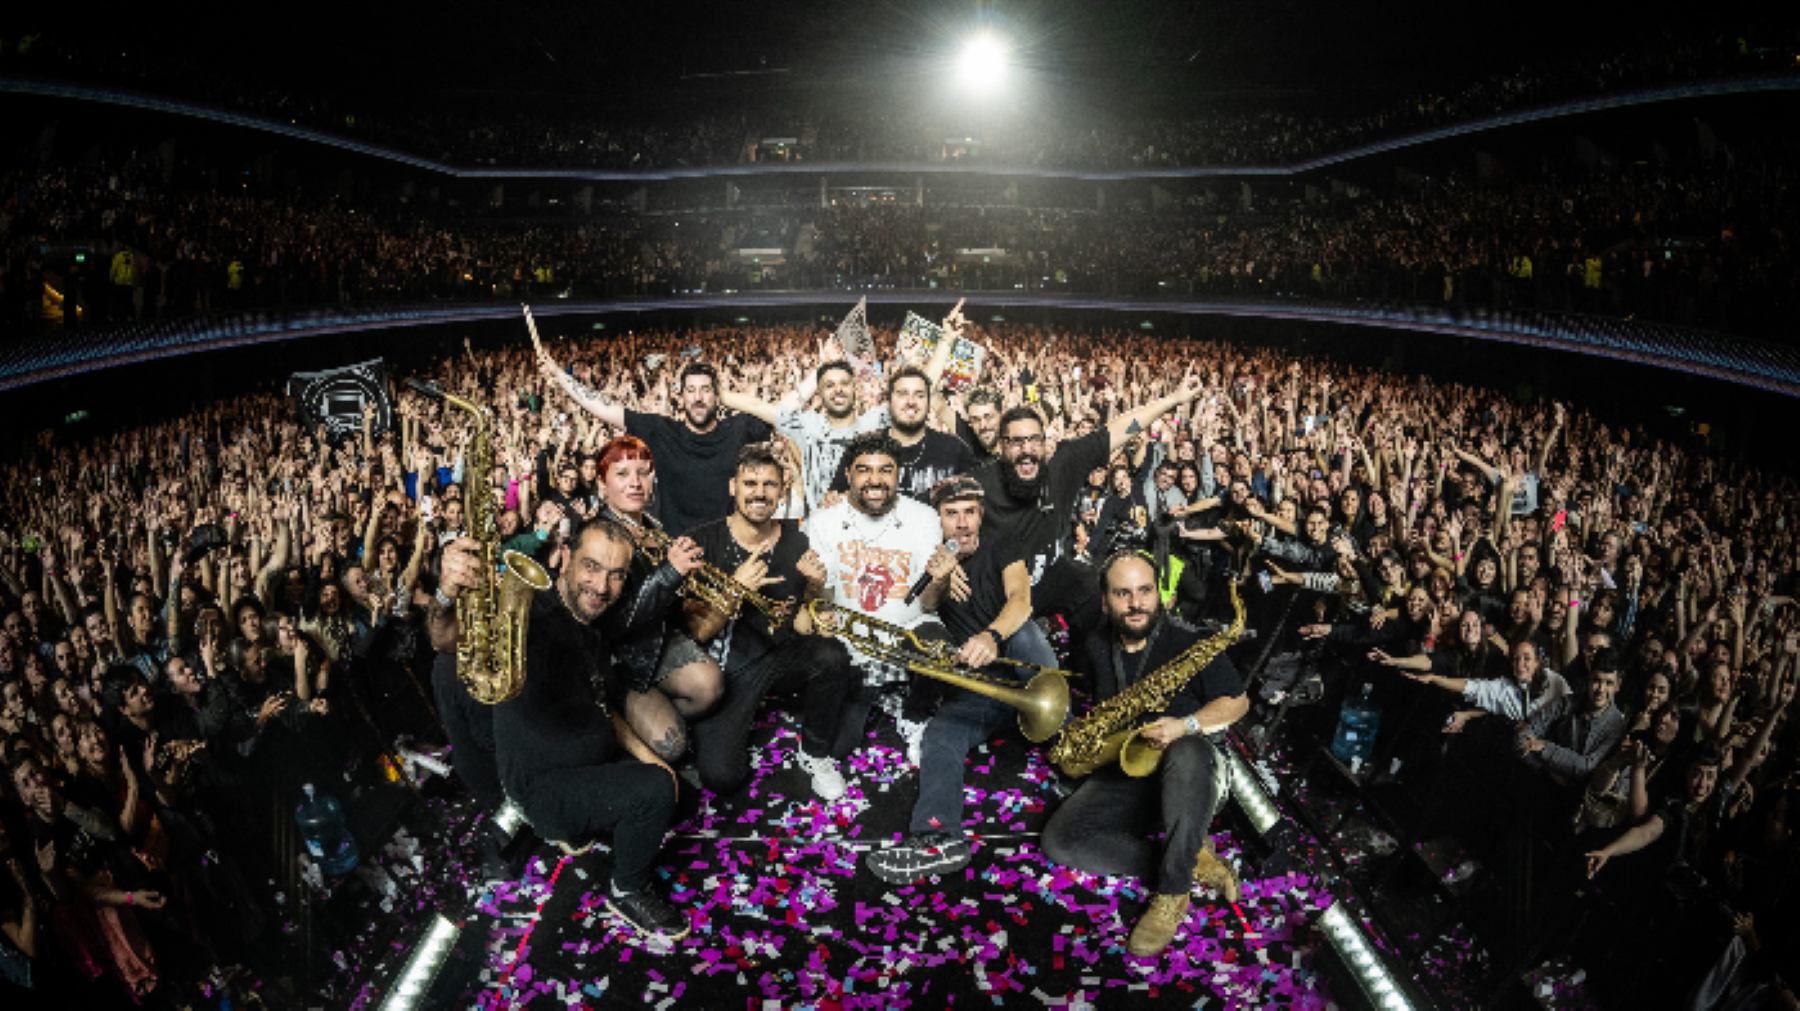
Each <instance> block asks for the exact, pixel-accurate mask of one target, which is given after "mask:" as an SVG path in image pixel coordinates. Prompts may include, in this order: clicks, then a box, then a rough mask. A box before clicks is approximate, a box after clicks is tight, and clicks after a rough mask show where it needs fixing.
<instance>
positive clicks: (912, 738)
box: [894, 716, 925, 769]
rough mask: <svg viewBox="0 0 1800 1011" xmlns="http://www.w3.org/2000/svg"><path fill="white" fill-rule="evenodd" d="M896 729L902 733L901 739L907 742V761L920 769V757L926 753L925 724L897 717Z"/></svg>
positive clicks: (895, 718) (895, 721)
mask: <svg viewBox="0 0 1800 1011" xmlns="http://www.w3.org/2000/svg"><path fill="white" fill-rule="evenodd" d="M894 729H895V730H898V731H899V732H900V739H901V740H903V741H905V742H906V761H907V762H908V763H909V764H910V765H912V767H913V768H915V769H916V768H918V767H919V757H920V756H921V755H922V754H923V753H924V747H925V724H924V723H914V722H913V721H912V720H907V719H902V718H900V717H898V716H896V717H894Z"/></svg>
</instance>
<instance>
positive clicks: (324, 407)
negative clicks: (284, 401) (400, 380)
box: [288, 358, 393, 443]
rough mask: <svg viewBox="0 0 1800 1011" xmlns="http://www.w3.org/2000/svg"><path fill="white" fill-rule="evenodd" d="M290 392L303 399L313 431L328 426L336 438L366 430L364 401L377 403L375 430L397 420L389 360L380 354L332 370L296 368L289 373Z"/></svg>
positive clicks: (302, 411)
mask: <svg viewBox="0 0 1800 1011" xmlns="http://www.w3.org/2000/svg"><path fill="white" fill-rule="evenodd" d="M288 394H289V395H290V396H292V397H293V398H294V399H296V400H298V401H299V402H300V417H301V421H302V423H303V424H304V425H305V426H306V427H307V429H308V430H309V431H316V430H317V429H318V428H319V426H320V425H323V426H325V431H326V436H327V438H329V439H330V440H331V441H332V442H334V443H335V442H337V441H339V440H341V439H347V438H351V437H352V436H355V435H357V434H358V433H360V432H361V431H362V412H363V405H365V404H373V405H374V407H375V418H374V424H373V425H372V426H371V427H370V429H369V431H370V432H371V434H374V435H380V434H382V433H383V432H386V431H387V430H388V427H389V426H390V425H392V424H393V404H392V402H391V401H390V400H389V397H388V377H387V363H386V362H384V361H382V360H381V359H379V358H376V359H374V360H372V361H366V362H362V363H360V364H357V365H346V366H344V367H343V368H341V369H332V370H331V371H329V372H296V373H294V374H293V375H292V376H289V377H288Z"/></svg>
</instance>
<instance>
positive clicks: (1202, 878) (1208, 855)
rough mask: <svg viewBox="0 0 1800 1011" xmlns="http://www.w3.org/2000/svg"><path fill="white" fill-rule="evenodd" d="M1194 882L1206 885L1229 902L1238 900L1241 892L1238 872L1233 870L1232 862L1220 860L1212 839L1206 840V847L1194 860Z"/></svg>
mask: <svg viewBox="0 0 1800 1011" xmlns="http://www.w3.org/2000/svg"><path fill="white" fill-rule="evenodd" d="M1194 884H1196V885H1205V886H1206V887H1208V888H1210V889H1212V890H1213V891H1215V892H1217V893H1219V895H1220V896H1221V897H1223V898H1224V899H1225V901H1227V902H1236V901H1237V900H1238V895H1239V894H1240V893H1241V889H1240V888H1239V886H1238V878H1237V874H1235V873H1234V872H1233V871H1232V869H1231V865H1230V864H1228V863H1226V862H1225V861H1223V860H1220V859H1219V855H1218V854H1217V853H1216V852H1214V851H1213V844H1212V840H1211V839H1208V840H1207V841H1206V848H1205V849H1203V850H1201V851H1200V855H1199V857H1197V858H1196V859H1195V860H1194Z"/></svg>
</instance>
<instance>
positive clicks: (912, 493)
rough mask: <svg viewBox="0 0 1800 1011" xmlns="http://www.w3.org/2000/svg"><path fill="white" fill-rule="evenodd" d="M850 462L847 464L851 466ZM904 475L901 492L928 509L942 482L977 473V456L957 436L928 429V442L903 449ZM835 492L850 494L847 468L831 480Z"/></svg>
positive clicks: (902, 467) (901, 465) (922, 441)
mask: <svg viewBox="0 0 1800 1011" xmlns="http://www.w3.org/2000/svg"><path fill="white" fill-rule="evenodd" d="M849 462H850V461H848V460H845V461H843V463H844V464H848V463H849ZM896 462H897V463H898V464H899V465H900V474H899V477H898V478H897V479H896V480H897V490H898V491H899V492H900V494H902V495H905V496H906V497H907V498H910V499H913V500H915V501H918V502H923V503H925V504H926V505H930V504H931V489H932V488H934V487H936V486H937V483H938V482H939V481H942V480H944V479H945V478H947V477H954V476H955V475H957V474H967V473H968V472H969V471H971V470H974V469H975V463H976V460H975V454H974V453H971V452H970V451H969V447H968V446H966V445H964V444H963V441H962V440H961V439H958V438H957V437H956V436H954V435H945V434H944V433H943V432H938V431H934V430H931V429H926V431H925V438H923V439H920V440H919V441H918V442H915V443H913V444H912V445H910V446H901V447H900V459H899V460H898V461H896ZM831 490H832V491H835V492H840V493H842V492H847V491H849V490H850V473H849V471H848V470H846V469H845V468H844V467H843V466H840V467H838V472H837V476H835V477H833V478H832V479H831Z"/></svg>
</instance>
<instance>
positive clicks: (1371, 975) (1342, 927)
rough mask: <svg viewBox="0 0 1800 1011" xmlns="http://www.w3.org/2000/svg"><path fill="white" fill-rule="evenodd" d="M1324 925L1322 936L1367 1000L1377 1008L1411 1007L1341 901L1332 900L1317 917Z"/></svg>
mask: <svg viewBox="0 0 1800 1011" xmlns="http://www.w3.org/2000/svg"><path fill="white" fill-rule="evenodd" d="M1319 923H1320V925H1321V926H1323V927H1324V928H1325V936H1326V938H1327V939H1329V940H1330V941H1331V946H1332V947H1333V948H1336V949H1337V953H1338V955H1339V956H1340V957H1341V958H1342V959H1343V960H1344V965H1346V966H1348V967H1349V969H1350V974H1351V975H1352V976H1355V977H1356V984H1357V985H1358V986H1360V987H1361V988H1362V991H1363V993H1364V994H1365V995H1367V996H1368V998H1369V1003H1371V1004H1373V1005H1374V1006H1375V1007H1377V1008H1380V1009H1381V1011H1412V1008H1413V1003H1412V1001H1410V1000H1408V999H1407V997H1406V994H1404V993H1402V992H1401V990H1400V985H1399V984H1398V983H1396V982H1395V981H1394V976H1393V974H1392V973H1390V972H1388V969H1387V965H1386V964H1385V963H1384V962H1382V960H1381V955H1380V954H1379V953H1378V952H1376V950H1375V946H1374V944H1373V943H1371V942H1370V941H1369V939H1368V935H1367V934H1365V933H1364V932H1363V928H1362V926H1361V925H1360V924H1358V923H1357V922H1356V921H1355V920H1353V919H1351V918H1350V914H1348V913H1346V912H1344V906H1343V903H1341V902H1339V903H1334V904H1333V905H1332V907H1331V908H1330V909H1327V910H1325V915H1324V916H1322V917H1320V918H1319Z"/></svg>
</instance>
